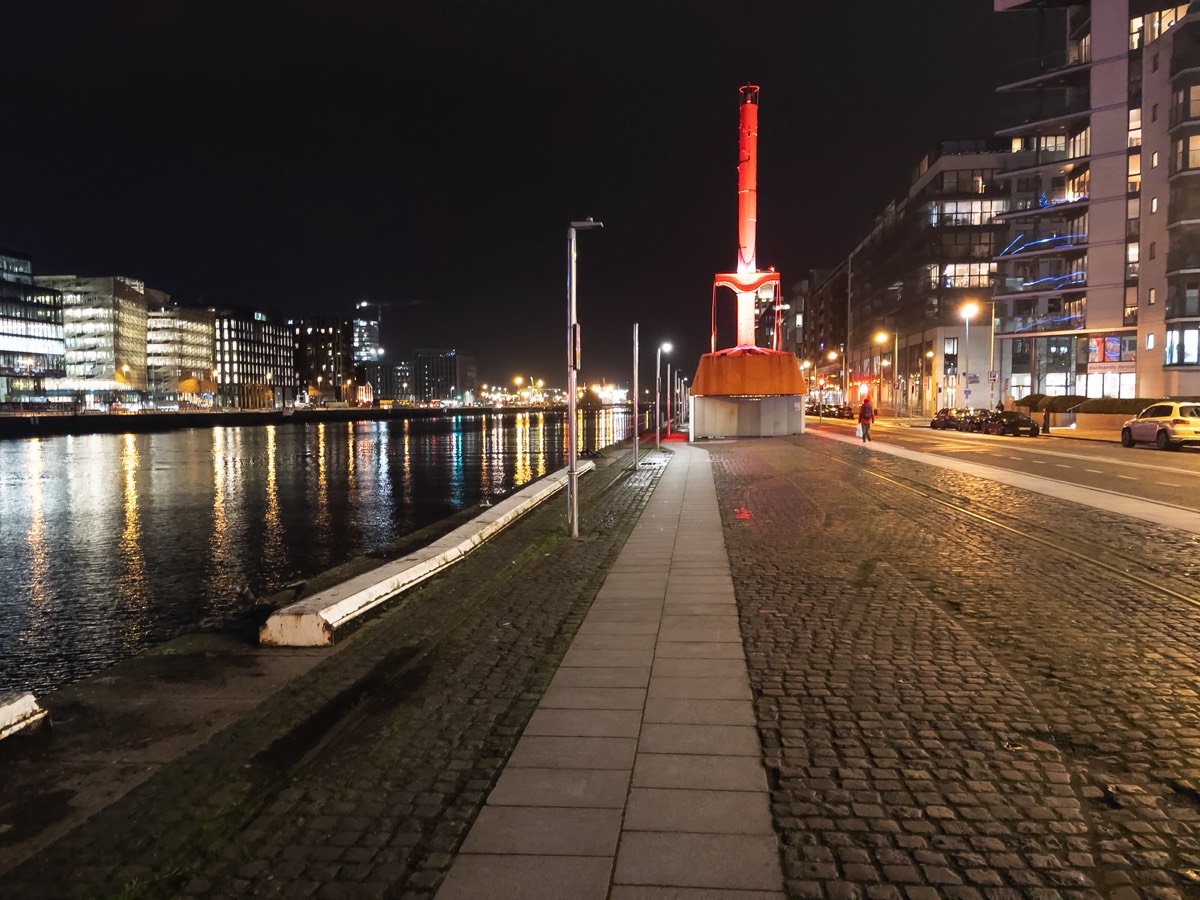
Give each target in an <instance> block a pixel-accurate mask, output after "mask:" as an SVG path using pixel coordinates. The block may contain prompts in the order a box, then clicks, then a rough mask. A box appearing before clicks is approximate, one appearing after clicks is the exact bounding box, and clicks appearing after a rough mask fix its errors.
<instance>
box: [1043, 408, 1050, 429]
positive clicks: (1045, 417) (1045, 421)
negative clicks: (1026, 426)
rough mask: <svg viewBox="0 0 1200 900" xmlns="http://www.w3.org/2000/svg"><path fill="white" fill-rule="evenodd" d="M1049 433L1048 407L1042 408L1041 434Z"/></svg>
mask: <svg viewBox="0 0 1200 900" xmlns="http://www.w3.org/2000/svg"><path fill="white" fill-rule="evenodd" d="M1049 433H1050V407H1049V406H1045V407H1043V408H1042V434H1049Z"/></svg>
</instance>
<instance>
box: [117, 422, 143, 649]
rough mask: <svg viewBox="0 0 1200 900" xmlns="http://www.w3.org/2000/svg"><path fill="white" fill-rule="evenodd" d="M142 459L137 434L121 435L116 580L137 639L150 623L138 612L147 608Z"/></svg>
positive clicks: (130, 628)
mask: <svg viewBox="0 0 1200 900" xmlns="http://www.w3.org/2000/svg"><path fill="white" fill-rule="evenodd" d="M140 460H141V457H140V456H139V454H138V447H137V435H133V434H126V435H122V446H121V471H122V473H123V474H124V476H125V477H124V479H123V482H122V487H123V491H122V509H123V512H124V523H125V524H124V528H122V530H121V539H120V542H119V544H118V554H119V556H120V559H121V577H120V579H119V581H118V583H117V595H118V596H119V597H120V599H121V602H122V604H123V605H124V606H125V608H126V610H127V611H128V612H129V613H130V615H129V616H128V618H127V619H126V635H127V636H128V637H130V638H132V639H134V640H136V639H137V638H138V637H140V636H141V635H143V634H145V629H146V628H147V627H148V625H149V623H148V621H147V620H146V617H145V616H142V615H139V613H141V612H142V611H144V610H145V608H146V606H147V602H148V597H147V590H146V559H145V557H144V556H143V555H142V519H141V510H140V509H139V507H138V466H139V463H140Z"/></svg>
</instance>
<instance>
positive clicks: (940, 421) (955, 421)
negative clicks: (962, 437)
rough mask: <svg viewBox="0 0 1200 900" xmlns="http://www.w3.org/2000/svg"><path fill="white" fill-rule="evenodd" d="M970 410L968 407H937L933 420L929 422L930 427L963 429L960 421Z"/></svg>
mask: <svg viewBox="0 0 1200 900" xmlns="http://www.w3.org/2000/svg"><path fill="white" fill-rule="evenodd" d="M969 412H970V410H969V409H950V408H948V407H947V408H943V409H939V410H938V411H937V413H936V414H935V415H934V417H933V420H932V421H931V422H930V423H929V427H930V428H942V429H946V428H952V429H954V430H955V431H964V430H965V429H964V428H963V427H962V421H963V419H964V418H965V417H966V415H967V414H968V413H969Z"/></svg>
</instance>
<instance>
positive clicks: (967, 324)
mask: <svg viewBox="0 0 1200 900" xmlns="http://www.w3.org/2000/svg"><path fill="white" fill-rule="evenodd" d="M960 311H961V312H962V317H963V327H964V328H965V329H966V331H965V334H964V335H963V400H964V401H966V405H967V406H970V405H971V404H970V399H971V367H970V365H969V362H970V358H971V319H972V318H973V317H974V316H975V314H976V313H978V312H979V306H978V305H977V304H975V303H967V304H966V305H964V306H963V308H962V310H960Z"/></svg>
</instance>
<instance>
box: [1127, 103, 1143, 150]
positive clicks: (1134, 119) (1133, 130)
mask: <svg viewBox="0 0 1200 900" xmlns="http://www.w3.org/2000/svg"><path fill="white" fill-rule="evenodd" d="M1129 146H1130V147H1140V146H1142V111H1141V109H1139V108H1134V109H1131V110H1129Z"/></svg>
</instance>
